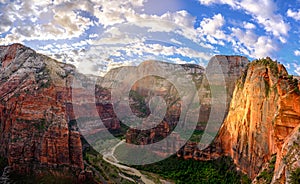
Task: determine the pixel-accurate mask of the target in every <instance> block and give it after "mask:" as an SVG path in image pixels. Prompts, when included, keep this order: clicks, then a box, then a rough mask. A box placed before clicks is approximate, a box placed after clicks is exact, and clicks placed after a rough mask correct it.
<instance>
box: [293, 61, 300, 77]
mask: <svg viewBox="0 0 300 184" xmlns="http://www.w3.org/2000/svg"><path fill="white" fill-rule="evenodd" d="M293 66H294V68H295V70H294V72H295V73H296V74H297V75H298V76H300V65H298V64H297V63H293Z"/></svg>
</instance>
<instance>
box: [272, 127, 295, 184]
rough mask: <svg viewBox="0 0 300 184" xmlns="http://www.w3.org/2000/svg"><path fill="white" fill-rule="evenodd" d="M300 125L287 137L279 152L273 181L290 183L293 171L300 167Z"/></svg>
mask: <svg viewBox="0 0 300 184" xmlns="http://www.w3.org/2000/svg"><path fill="white" fill-rule="evenodd" d="M299 153H300V125H299V126H298V127H296V128H295V129H294V130H293V131H292V133H291V134H290V135H289V136H288V137H287V138H286V139H285V142H284V144H283V145H282V149H281V150H280V151H279V152H278V154H277V158H278V159H277V162H276V170H275V171H274V176H273V180H272V183H289V180H290V177H291V173H292V172H294V171H295V170H296V169H297V168H300V154H299Z"/></svg>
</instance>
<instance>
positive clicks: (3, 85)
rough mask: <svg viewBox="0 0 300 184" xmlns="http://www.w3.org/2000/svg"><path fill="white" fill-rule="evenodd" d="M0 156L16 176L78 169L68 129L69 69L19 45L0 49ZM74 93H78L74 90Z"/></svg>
mask: <svg viewBox="0 0 300 184" xmlns="http://www.w3.org/2000/svg"><path fill="white" fill-rule="evenodd" d="M0 63H1V68H0V78H1V80H0V137H1V138H0V145H1V147H0V155H1V157H5V158H7V159H8V165H9V166H10V167H11V169H12V170H13V171H17V172H19V173H24V174H26V173H29V172H33V173H34V172H38V170H39V169H43V168H44V169H45V168H46V169H50V170H51V169H53V170H55V169H57V168H65V167H66V168H69V169H71V170H74V171H76V172H75V173H77V175H79V173H80V172H81V171H82V170H83V169H84V163H83V158H82V145H81V137H80V133H79V132H78V130H76V128H74V127H72V126H70V124H69V121H70V120H72V119H74V114H73V113H72V105H71V103H72V90H71V82H72V78H73V74H74V72H75V68H74V67H73V66H72V65H68V64H64V63H59V62H57V61H55V60H52V59H50V58H48V57H46V56H44V55H41V54H37V53H36V52H35V51H33V50H31V49H30V48H27V47H25V46H23V45H20V44H13V45H10V46H1V47H0ZM79 90H80V89H79Z"/></svg>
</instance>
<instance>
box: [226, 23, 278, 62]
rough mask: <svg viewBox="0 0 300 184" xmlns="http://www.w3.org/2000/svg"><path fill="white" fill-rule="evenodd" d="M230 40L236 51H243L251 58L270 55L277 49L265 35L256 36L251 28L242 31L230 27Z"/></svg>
mask: <svg viewBox="0 0 300 184" xmlns="http://www.w3.org/2000/svg"><path fill="white" fill-rule="evenodd" d="M231 30H232V34H231V37H230V42H231V43H232V44H233V46H234V49H235V51H236V52H238V53H240V52H241V53H243V54H245V55H248V56H250V57H253V58H262V57H266V56H271V55H272V53H273V52H274V51H275V50H277V47H276V44H275V42H274V41H273V40H272V39H271V38H269V37H267V36H257V35H256V34H255V33H254V32H253V31H252V30H247V31H245V32H244V31H242V30H241V29H239V28H231Z"/></svg>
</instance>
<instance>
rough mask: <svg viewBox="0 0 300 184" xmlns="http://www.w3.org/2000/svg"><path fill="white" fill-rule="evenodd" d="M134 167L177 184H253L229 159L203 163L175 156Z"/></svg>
mask: <svg viewBox="0 0 300 184" xmlns="http://www.w3.org/2000/svg"><path fill="white" fill-rule="evenodd" d="M134 167H136V168H137V169H139V170H144V171H148V172H152V173H156V174H158V175H160V176H161V177H163V178H165V179H169V180H173V181H174V182H175V183H185V184H186V183H193V184H194V183H202V184H205V183H224V184H225V183H226V184H227V183H243V184H246V183H251V180H250V179H249V178H248V177H247V176H245V175H243V174H241V173H239V172H238V171H236V169H235V166H234V164H233V161H232V160H231V159H230V158H228V157H223V158H220V159H217V160H212V161H205V162H203V161H195V160H192V159H191V160H184V159H182V158H178V157H176V156H175V155H174V156H171V157H169V158H167V159H165V160H163V161H160V162H157V163H154V164H149V165H143V166H134Z"/></svg>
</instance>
